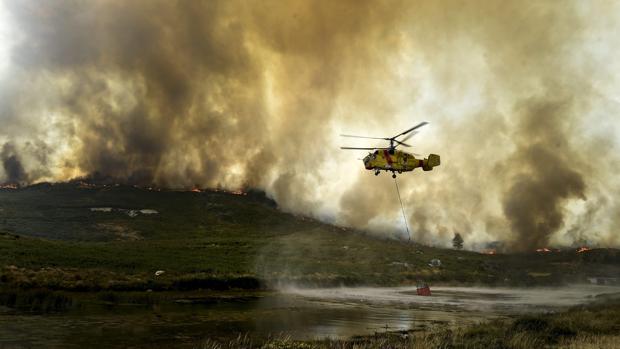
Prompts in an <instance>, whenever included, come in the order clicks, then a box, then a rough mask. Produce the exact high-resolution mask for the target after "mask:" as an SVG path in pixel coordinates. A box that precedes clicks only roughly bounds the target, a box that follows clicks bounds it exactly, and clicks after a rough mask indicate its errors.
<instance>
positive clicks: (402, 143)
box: [394, 140, 411, 147]
mask: <svg viewBox="0 0 620 349" xmlns="http://www.w3.org/2000/svg"><path fill="white" fill-rule="evenodd" d="M394 142H396V143H398V145H402V146H403V147H411V146H410V145H409V144H407V143H404V142H401V141H397V140H394Z"/></svg>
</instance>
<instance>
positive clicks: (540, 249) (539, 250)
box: [536, 247, 551, 253]
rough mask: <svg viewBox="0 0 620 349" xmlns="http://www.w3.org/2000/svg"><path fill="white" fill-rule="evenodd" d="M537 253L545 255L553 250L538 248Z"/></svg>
mask: <svg viewBox="0 0 620 349" xmlns="http://www.w3.org/2000/svg"><path fill="white" fill-rule="evenodd" d="M536 252H544V253H547V252H551V250H550V249H548V248H546V247H543V248H537V249H536Z"/></svg>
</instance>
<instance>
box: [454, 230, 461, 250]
mask: <svg viewBox="0 0 620 349" xmlns="http://www.w3.org/2000/svg"><path fill="white" fill-rule="evenodd" d="M452 246H454V248H456V249H457V250H461V249H463V238H462V237H461V234H459V233H455V234H454V239H452Z"/></svg>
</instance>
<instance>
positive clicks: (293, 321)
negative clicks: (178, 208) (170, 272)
mask: <svg viewBox="0 0 620 349" xmlns="http://www.w3.org/2000/svg"><path fill="white" fill-rule="evenodd" d="M432 292H433V295H432V296H431V297H420V296H417V295H416V292H415V288H412V287H399V288H330V289H296V288H286V289H283V290H281V292H279V293H274V294H269V295H266V296H262V297H256V298H242V299H227V300H221V301H219V302H215V303H213V302H206V303H200V302H198V303H196V302H188V301H184V300H180V301H179V302H171V303H165V304H161V305H156V306H115V307H112V308H109V309H105V308H103V307H100V308H99V309H89V308H86V309H81V310H76V311H69V312H65V313H56V314H23V313H15V312H12V311H10V310H8V309H6V308H5V309H3V310H0V348H30V347H42V346H44V347H55V348H82V347H99V348H113V347H128V346H133V347H169V346H172V345H174V346H175V347H190V348H191V347H200V345H201V343H202V342H203V341H204V340H206V339H207V338H215V339H220V340H223V339H226V338H231V337H234V336H237V335H239V334H248V335H249V336H251V337H256V338H264V337H267V336H270V335H278V334H281V333H284V334H286V335H290V336H291V337H293V338H295V339H314V338H325V337H334V338H336V337H337V338H346V337H351V336H354V335H365V334H373V333H375V332H383V331H386V329H387V330H389V331H395V330H412V329H421V328H426V327H429V326H434V325H438V324H467V323H473V322H479V321H483V320H488V319H492V318H502V317H509V316H514V315H517V314H523V313H539V312H549V311H557V310H562V309H565V308H566V307H569V306H572V305H576V304H582V303H586V302H589V301H591V300H593V299H594V297H596V296H597V295H601V294H606V293H615V292H620V287H609V286H594V285H581V286H570V287H563V288H533V289H503V288H471V287H434V288H432Z"/></svg>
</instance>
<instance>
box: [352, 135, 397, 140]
mask: <svg viewBox="0 0 620 349" xmlns="http://www.w3.org/2000/svg"><path fill="white" fill-rule="evenodd" d="M340 137H349V138H368V139H383V140H387V141H389V140H390V139H389V138H381V137H366V136H354V135H340Z"/></svg>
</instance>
